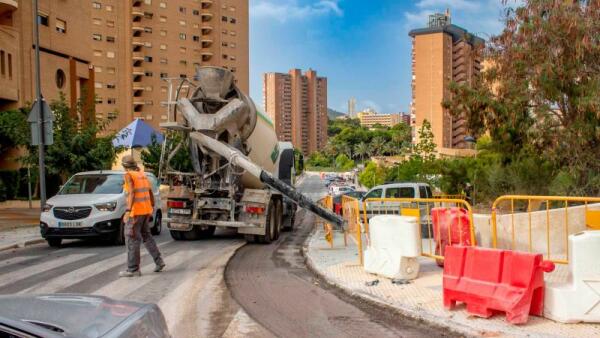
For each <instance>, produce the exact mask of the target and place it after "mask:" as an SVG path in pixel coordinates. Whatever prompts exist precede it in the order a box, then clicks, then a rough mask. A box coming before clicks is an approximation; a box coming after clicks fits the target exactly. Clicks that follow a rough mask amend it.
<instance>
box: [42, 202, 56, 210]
mask: <svg viewBox="0 0 600 338" xmlns="http://www.w3.org/2000/svg"><path fill="white" fill-rule="evenodd" d="M52 207H53V205H52V204H48V203H46V204H44V206H43V207H42V212H48V211H50V210H51V209H52Z"/></svg>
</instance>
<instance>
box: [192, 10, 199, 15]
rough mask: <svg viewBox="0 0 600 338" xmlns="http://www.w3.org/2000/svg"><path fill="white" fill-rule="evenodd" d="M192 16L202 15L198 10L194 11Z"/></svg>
mask: <svg viewBox="0 0 600 338" xmlns="http://www.w3.org/2000/svg"><path fill="white" fill-rule="evenodd" d="M192 14H194V15H200V11H199V10H197V9H194V10H193V11H192Z"/></svg>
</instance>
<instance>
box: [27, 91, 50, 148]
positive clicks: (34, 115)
mask: <svg viewBox="0 0 600 338" xmlns="http://www.w3.org/2000/svg"><path fill="white" fill-rule="evenodd" d="M40 109H43V112H44V115H43V116H44V121H43V126H44V145H51V144H53V143H54V133H53V128H52V125H53V122H54V113H53V112H52V110H51V109H50V106H49V105H48V103H47V102H46V100H44V99H42V104H41V105H40V104H38V101H37V100H36V101H35V102H34V104H33V107H31V111H30V112H29V116H28V117H27V122H29V127H30V130H31V145H32V146H37V145H39V144H40V129H39V128H40V127H39V118H40Z"/></svg>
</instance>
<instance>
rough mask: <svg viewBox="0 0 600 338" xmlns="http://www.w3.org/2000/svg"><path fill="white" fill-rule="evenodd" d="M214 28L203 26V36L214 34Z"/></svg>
mask: <svg viewBox="0 0 600 338" xmlns="http://www.w3.org/2000/svg"><path fill="white" fill-rule="evenodd" d="M212 30H213V28H212V26H202V28H201V31H202V35H208V34H210V32H212Z"/></svg>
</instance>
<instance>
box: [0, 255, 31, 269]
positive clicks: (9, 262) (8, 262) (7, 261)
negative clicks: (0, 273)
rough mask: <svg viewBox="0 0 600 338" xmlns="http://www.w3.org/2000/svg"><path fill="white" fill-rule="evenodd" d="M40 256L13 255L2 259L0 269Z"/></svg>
mask: <svg viewBox="0 0 600 338" xmlns="http://www.w3.org/2000/svg"><path fill="white" fill-rule="evenodd" d="M38 257H40V256H18V257H11V258H9V259H5V260H3V261H0V269H5V268H7V267H8V266H11V265H15V264H19V263H22V262H24V261H29V260H33V259H36V258H38Z"/></svg>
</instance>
